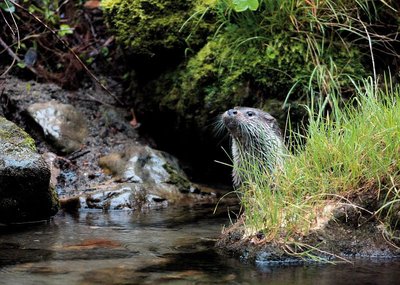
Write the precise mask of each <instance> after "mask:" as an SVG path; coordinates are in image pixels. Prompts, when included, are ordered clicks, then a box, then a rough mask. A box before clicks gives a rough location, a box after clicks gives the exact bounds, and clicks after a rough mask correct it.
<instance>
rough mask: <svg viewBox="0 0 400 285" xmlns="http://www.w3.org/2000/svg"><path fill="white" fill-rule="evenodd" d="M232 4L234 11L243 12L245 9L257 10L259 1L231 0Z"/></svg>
mask: <svg viewBox="0 0 400 285" xmlns="http://www.w3.org/2000/svg"><path fill="white" fill-rule="evenodd" d="M232 5H233V9H234V10H235V11H236V12H243V11H246V10H252V11H255V10H257V8H258V5H259V3H258V0H232Z"/></svg>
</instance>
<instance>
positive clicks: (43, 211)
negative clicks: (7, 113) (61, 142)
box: [0, 117, 59, 223]
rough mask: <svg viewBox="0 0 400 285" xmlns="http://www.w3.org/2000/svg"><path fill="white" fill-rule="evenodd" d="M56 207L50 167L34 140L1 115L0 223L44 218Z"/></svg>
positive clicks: (52, 212)
mask: <svg viewBox="0 0 400 285" xmlns="http://www.w3.org/2000/svg"><path fill="white" fill-rule="evenodd" d="M58 208H59V204H58V197H57V194H56V192H55V190H54V189H53V188H52V187H50V170H49V167H48V165H47V164H46V162H45V161H44V159H43V158H42V157H41V156H40V155H39V154H38V153H37V152H36V147H35V142H34V141H33V139H32V138H31V137H30V136H29V135H28V134H27V133H26V132H24V131H23V130H22V129H20V128H19V127H18V126H16V125H15V124H14V123H12V122H10V121H7V120H6V119H5V118H3V117H0V223H19V222H29V221H38V220H47V219H49V218H50V217H51V216H53V215H55V214H56V213H57V211H58Z"/></svg>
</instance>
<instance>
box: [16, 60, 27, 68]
mask: <svg viewBox="0 0 400 285" xmlns="http://www.w3.org/2000/svg"><path fill="white" fill-rule="evenodd" d="M17 66H18V67H19V68H25V67H26V64H25V62H23V61H20V62H18V63H17Z"/></svg>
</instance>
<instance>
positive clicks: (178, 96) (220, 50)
mask: <svg viewBox="0 0 400 285" xmlns="http://www.w3.org/2000/svg"><path fill="white" fill-rule="evenodd" d="M241 33H243V31H242V30H241V29H240V28H239V27H236V28H233V27H231V29H230V30H227V31H226V32H225V33H223V34H221V35H219V36H218V37H216V38H214V39H213V40H210V41H208V43H207V44H206V45H205V46H204V47H203V48H202V49H201V50H200V51H199V52H198V53H197V54H196V55H195V56H193V57H191V58H190V59H189V60H188V61H187V62H186V63H185V64H182V65H181V67H180V69H178V70H177V71H175V72H174V73H169V74H165V75H163V76H161V77H160V78H158V79H157V80H156V81H154V82H151V83H150V84H149V89H147V90H146V92H145V94H149V93H151V94H154V96H152V97H148V96H146V98H145V100H147V101H149V100H154V101H153V103H154V104H156V106H158V107H159V108H161V110H163V111H166V112H174V113H177V116H178V118H180V119H178V120H180V121H182V122H185V124H186V127H190V126H191V125H193V124H195V125H196V126H198V127H200V128H202V127H204V126H206V125H208V124H209V123H210V121H211V120H212V119H213V118H215V116H216V115H217V114H219V113H221V112H222V111H224V110H226V109H228V108H231V107H233V106H235V105H255V106H259V107H261V106H268V102H269V101H271V99H278V100H280V102H281V104H280V106H279V107H278V108H281V107H282V105H283V101H284V100H285V98H286V96H287V94H288V91H289V90H290V89H291V88H292V86H293V85H294V84H297V89H296V92H295V93H296V94H295V95H294V96H293V101H295V100H297V99H299V98H301V97H302V96H303V95H304V94H306V92H307V90H308V84H309V83H310V82H311V83H312V84H313V85H317V84H318V82H317V77H316V78H312V79H310V78H311V76H310V75H311V74H313V72H314V69H315V65H314V63H313V62H311V61H310V59H309V58H307V53H306V52H305V50H306V49H307V41H306V39H305V38H301V36H300V35H297V34H294V33H292V32H289V31H282V32H280V33H277V34H274V35H270V36H269V37H268V38H264V39H263V40H262V41H259V40H253V41H249V42H248V43H247V44H242V45H240V46H239V45H238V46H234V47H232V44H231V43H232V41H233V38H234V37H235V36H236V35H237V34H241ZM360 58H361V52H360V51H359V50H358V49H357V48H355V47H352V48H351V49H349V50H348V49H346V48H344V47H337V46H328V47H325V52H324V54H323V55H322V56H321V57H320V59H319V60H320V66H322V72H324V71H327V70H328V69H331V68H332V67H331V66H330V64H331V62H335V63H336V66H335V70H334V71H333V72H332V76H333V78H334V84H335V85H339V86H344V87H345V86H349V85H350V84H351V82H350V80H349V77H348V75H350V77H351V78H358V77H361V76H363V75H365V71H364V68H363V67H362V64H361V62H360ZM314 81H315V82H314ZM327 88H328V87H327ZM329 88H331V87H329ZM275 106H276V104H275ZM280 113H281V114H282V112H280Z"/></svg>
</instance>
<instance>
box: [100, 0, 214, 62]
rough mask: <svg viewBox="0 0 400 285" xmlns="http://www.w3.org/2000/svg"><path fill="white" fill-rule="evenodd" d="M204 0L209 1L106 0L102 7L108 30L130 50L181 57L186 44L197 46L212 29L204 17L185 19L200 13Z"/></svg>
mask: <svg viewBox="0 0 400 285" xmlns="http://www.w3.org/2000/svg"><path fill="white" fill-rule="evenodd" d="M205 2H212V1H204V0H203V1H201V0H191V1H186V0H177V1H174V0H133V1H131V0H107V1H103V2H102V7H103V10H104V12H105V18H106V21H107V23H108V26H109V28H110V30H111V32H112V33H113V34H115V35H116V38H117V40H118V42H119V43H120V44H122V46H123V47H125V48H126V49H129V51H130V52H131V53H133V54H136V55H142V56H147V57H153V56H156V57H158V58H159V57H162V56H166V55H167V54H168V55H171V54H172V53H177V54H179V55H180V57H182V56H183V55H184V50H185V49H186V48H195V49H196V48H197V47H199V46H201V45H202V44H203V43H204V41H205V39H206V38H207V35H208V34H210V32H211V30H213V29H214V24H213V23H212V22H213V21H208V20H207V18H202V21H196V20H193V21H188V20H189V18H190V17H191V16H193V15H194V16H196V15H201V14H202V11H203V10H204V9H205V8H204V3H205ZM207 17H210V14H207ZM194 19H196V17H195V18H194Z"/></svg>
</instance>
